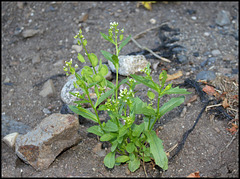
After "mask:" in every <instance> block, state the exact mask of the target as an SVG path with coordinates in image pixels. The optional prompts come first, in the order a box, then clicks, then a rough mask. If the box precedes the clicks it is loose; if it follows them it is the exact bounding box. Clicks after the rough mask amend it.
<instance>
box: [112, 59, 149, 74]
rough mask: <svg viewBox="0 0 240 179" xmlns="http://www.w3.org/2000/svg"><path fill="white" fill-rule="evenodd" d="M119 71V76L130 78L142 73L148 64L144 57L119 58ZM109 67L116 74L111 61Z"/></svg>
mask: <svg viewBox="0 0 240 179" xmlns="http://www.w3.org/2000/svg"><path fill="white" fill-rule="evenodd" d="M118 59H119V69H118V74H120V75H123V76H129V75H130V74H135V73H139V72H141V70H142V69H144V68H145V67H146V66H147V64H148V63H150V62H148V61H147V60H146V58H145V57H144V56H143V55H128V56H119V57H118ZM108 65H109V67H110V69H111V71H112V72H114V73H116V69H115V66H114V65H113V63H112V62H111V61H108Z"/></svg>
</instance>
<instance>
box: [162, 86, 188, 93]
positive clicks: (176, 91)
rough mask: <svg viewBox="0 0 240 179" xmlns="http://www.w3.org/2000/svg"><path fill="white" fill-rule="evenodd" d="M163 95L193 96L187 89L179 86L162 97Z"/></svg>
mask: <svg viewBox="0 0 240 179" xmlns="http://www.w3.org/2000/svg"><path fill="white" fill-rule="evenodd" d="M163 94H191V92H188V91H187V89H184V88H179V86H177V87H175V88H171V89H169V90H167V91H164V92H163V93H161V95H163Z"/></svg>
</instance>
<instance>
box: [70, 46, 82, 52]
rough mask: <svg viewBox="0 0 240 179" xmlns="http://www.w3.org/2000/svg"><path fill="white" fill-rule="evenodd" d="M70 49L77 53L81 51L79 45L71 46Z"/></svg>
mask: <svg viewBox="0 0 240 179" xmlns="http://www.w3.org/2000/svg"><path fill="white" fill-rule="evenodd" d="M72 49H73V50H75V51H76V52H78V53H79V52H81V50H82V46H80V45H72Z"/></svg>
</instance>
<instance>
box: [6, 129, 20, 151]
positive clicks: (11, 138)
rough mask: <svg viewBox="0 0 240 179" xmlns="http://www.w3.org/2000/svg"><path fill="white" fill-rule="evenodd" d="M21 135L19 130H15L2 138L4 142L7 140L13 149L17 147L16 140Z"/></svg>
mask: <svg viewBox="0 0 240 179" xmlns="http://www.w3.org/2000/svg"><path fill="white" fill-rule="evenodd" d="M18 135H19V133H18V132H14V133H11V134H8V135H6V136H5V137H4V138H3V139H2V140H3V142H5V143H6V144H7V145H8V146H9V147H10V148H12V149H13V150H14V149H15V142H16V138H17V136H18Z"/></svg>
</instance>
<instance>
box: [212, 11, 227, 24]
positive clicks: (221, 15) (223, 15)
mask: <svg viewBox="0 0 240 179" xmlns="http://www.w3.org/2000/svg"><path fill="white" fill-rule="evenodd" d="M215 22H216V24H217V25H219V26H224V25H229V24H230V23H231V21H230V12H228V11H225V10H221V11H220V12H218V14H217V18H216V20H215Z"/></svg>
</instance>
